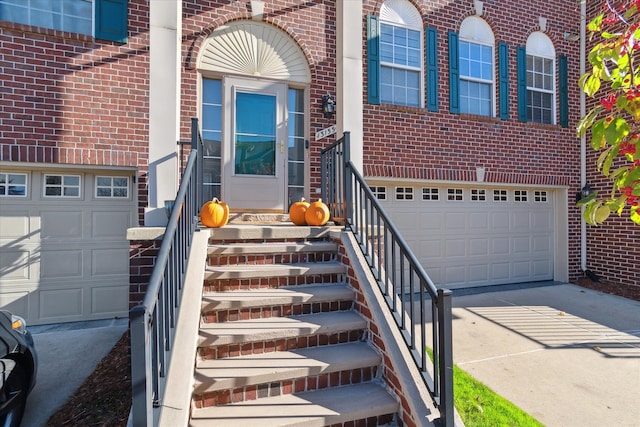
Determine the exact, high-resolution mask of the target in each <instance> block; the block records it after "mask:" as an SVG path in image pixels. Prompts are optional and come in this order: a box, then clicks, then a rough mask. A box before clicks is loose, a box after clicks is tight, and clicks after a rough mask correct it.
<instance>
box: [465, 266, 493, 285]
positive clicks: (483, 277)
mask: <svg viewBox="0 0 640 427" xmlns="http://www.w3.org/2000/svg"><path fill="white" fill-rule="evenodd" d="M489 279H490V277H489V265H488V264H475V265H473V264H472V265H470V266H469V281H471V282H485V281H487V280H489Z"/></svg>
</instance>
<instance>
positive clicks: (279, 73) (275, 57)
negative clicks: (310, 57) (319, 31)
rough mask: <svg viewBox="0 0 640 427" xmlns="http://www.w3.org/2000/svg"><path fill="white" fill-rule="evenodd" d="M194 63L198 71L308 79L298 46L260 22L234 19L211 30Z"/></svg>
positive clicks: (282, 78) (309, 76)
mask: <svg viewBox="0 0 640 427" xmlns="http://www.w3.org/2000/svg"><path fill="white" fill-rule="evenodd" d="M198 65H199V67H198V68H199V69H200V70H202V71H214V72H218V73H223V74H240V75H244V76H254V77H264V78H269V79H274V80H287V81H294V82H300V83H310V82H311V72H310V71H309V66H308V64H307V60H306V58H305V56H304V54H303V53H302V51H301V50H300V48H299V47H298V45H297V44H296V43H295V42H294V41H293V40H292V39H291V38H290V37H289V36H288V35H287V34H286V33H284V32H283V31H281V30H279V29H277V28H275V27H272V26H271V25H268V24H265V23H262V22H254V21H234V22H230V23H229V24H227V25H224V26H222V27H220V28H218V29H217V30H215V31H214V32H213V34H211V36H210V37H209V39H208V40H207V41H206V43H205V45H204V48H203V49H202V53H201V55H200V61H199V64H198Z"/></svg>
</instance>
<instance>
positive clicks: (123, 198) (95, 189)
mask: <svg viewBox="0 0 640 427" xmlns="http://www.w3.org/2000/svg"><path fill="white" fill-rule="evenodd" d="M100 178H109V179H111V185H110V186H109V187H107V186H106V185H98V180H99V179H100ZM115 178H123V179H126V180H127V186H126V187H114V186H113V180H114V179H115ZM98 188H110V189H111V195H110V196H100V195H98ZM116 188H118V189H121V188H126V190H127V195H126V196H114V195H113V190H114V189H116ZM93 195H94V197H95V198H96V199H115V200H129V199H131V179H130V177H128V176H122V175H96V177H95V185H94V193H93Z"/></svg>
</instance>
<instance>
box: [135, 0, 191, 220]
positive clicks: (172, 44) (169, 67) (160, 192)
mask: <svg viewBox="0 0 640 427" xmlns="http://www.w3.org/2000/svg"><path fill="white" fill-rule="evenodd" d="M149 9H150V12H149V14H150V32H149V67H150V76H149V175H148V178H147V183H148V191H149V201H148V206H147V207H146V208H145V217H144V222H145V225H146V226H161V225H165V224H166V223H167V216H166V214H165V211H164V201H165V200H173V199H175V196H176V192H177V190H178V152H179V151H178V150H179V147H178V146H177V144H176V142H177V141H178V139H179V136H180V130H179V123H180V49H181V46H180V39H181V37H182V0H172V1H159V0H151V1H150V2H149Z"/></svg>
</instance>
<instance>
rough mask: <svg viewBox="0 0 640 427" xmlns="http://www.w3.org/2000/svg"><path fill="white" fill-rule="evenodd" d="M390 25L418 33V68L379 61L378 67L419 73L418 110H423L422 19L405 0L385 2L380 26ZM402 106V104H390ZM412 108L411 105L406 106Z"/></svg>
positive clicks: (382, 7)
mask: <svg viewBox="0 0 640 427" xmlns="http://www.w3.org/2000/svg"><path fill="white" fill-rule="evenodd" d="M383 24H384V25H390V26H394V27H400V28H407V29H410V30H414V31H417V32H419V33H420V37H419V40H420V68H414V67H410V66H406V65H404V66H403V65H399V64H394V63H392V62H384V61H382V60H380V66H381V67H382V66H383V65H384V66H386V67H389V68H397V69H401V70H410V71H420V79H419V85H420V86H419V88H418V90H419V94H420V101H419V103H418V104H419V105H418V108H424V103H425V93H424V92H425V88H424V79H425V47H424V25H423V24H422V17H421V16H420V13H419V12H418V10H417V9H416V8H415V7H414V6H413V5H412V4H411V3H409V2H408V1H407V0H386V1H385V2H384V3H383V4H382V6H381V7H380V24H379V25H380V26H382V25H383ZM381 83H382V82H381ZM391 105H402V104H391ZM406 106H408V107H412V106H411V105H406Z"/></svg>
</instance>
